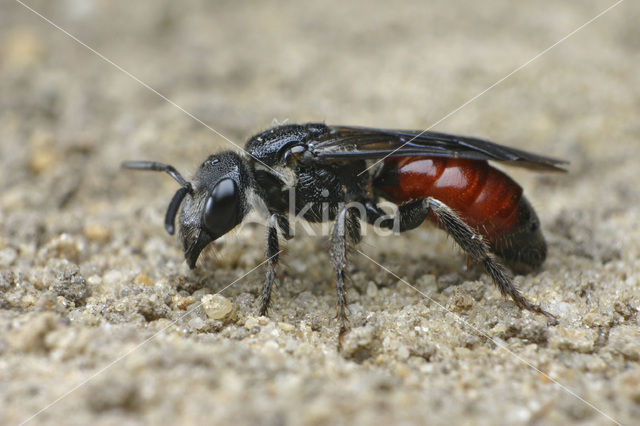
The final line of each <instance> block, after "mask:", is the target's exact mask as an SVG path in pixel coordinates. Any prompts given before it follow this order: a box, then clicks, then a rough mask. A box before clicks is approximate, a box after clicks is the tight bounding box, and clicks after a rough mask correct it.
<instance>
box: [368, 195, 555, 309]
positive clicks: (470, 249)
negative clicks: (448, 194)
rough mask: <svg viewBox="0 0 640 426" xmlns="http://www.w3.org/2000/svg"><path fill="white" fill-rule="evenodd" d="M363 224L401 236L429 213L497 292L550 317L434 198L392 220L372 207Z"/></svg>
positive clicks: (403, 209)
mask: <svg viewBox="0 0 640 426" xmlns="http://www.w3.org/2000/svg"><path fill="white" fill-rule="evenodd" d="M366 211H367V218H366V219H367V222H368V223H371V224H373V225H376V226H380V227H383V228H388V229H393V230H394V231H396V232H404V231H407V230H410V229H414V228H416V227H418V226H419V225H420V224H421V223H422V222H424V220H425V219H426V218H427V216H428V215H429V213H430V212H432V213H433V214H434V215H435V216H436V217H437V218H438V220H439V221H440V224H441V225H442V227H443V228H444V230H445V231H447V233H448V234H449V235H451V236H452V237H453V239H454V240H455V242H456V243H458V245H459V246H460V247H461V248H462V249H463V250H464V251H465V252H466V253H467V254H468V255H469V256H470V257H471V258H473V259H474V260H476V261H478V262H480V263H482V265H483V266H484V268H485V270H486V271H487V272H488V273H489V275H490V276H491V279H492V280H493V282H494V283H495V284H496V286H497V287H498V289H499V290H500V292H501V293H502V294H503V295H504V296H509V297H510V298H511V299H513V301H514V302H515V303H516V304H517V305H518V306H519V307H521V308H524V309H527V310H529V311H532V312H536V313H539V314H543V315H546V316H548V317H553V315H551V314H549V313H548V312H546V311H544V310H543V309H542V308H541V307H539V306H537V305H534V304H532V303H531V302H529V301H528V300H527V299H526V298H525V297H524V296H523V295H522V294H521V293H520V291H519V290H518V289H517V288H516V287H515V286H514V285H513V282H512V281H511V278H510V277H509V275H508V274H507V272H506V270H505V268H504V266H502V264H500V262H499V261H498V259H497V258H496V256H495V255H494V254H493V253H491V249H490V247H489V244H488V243H487V242H486V241H485V239H484V237H482V235H480V234H478V233H477V232H475V231H474V230H473V229H472V228H471V227H470V226H469V225H467V224H466V223H465V222H464V221H463V220H462V219H461V218H460V217H459V216H458V215H457V214H456V213H455V212H454V211H453V210H451V208H449V207H448V206H447V205H446V204H444V203H443V202H441V201H438V200H436V199H434V198H425V199H422V200H416V201H412V202H410V203H406V204H403V205H401V206H400V207H398V212H397V214H396V216H395V217H389V216H388V215H387V214H386V213H385V212H384V211H383V210H382V209H380V208H379V207H378V206H376V205H373V204H368V205H367V210H366Z"/></svg>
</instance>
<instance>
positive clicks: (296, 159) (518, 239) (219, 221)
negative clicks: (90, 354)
mask: <svg viewBox="0 0 640 426" xmlns="http://www.w3.org/2000/svg"><path fill="white" fill-rule="evenodd" d="M488 161H498V162H504V163H506V164H510V165H514V166H523V167H528V168H532V169H538V170H544V171H564V169H562V168H561V167H560V165H561V164H564V163H566V162H564V161H561V160H557V159H554V158H550V157H545V156H541V155H536V154H531V153H528V152H525V151H521V150H518V149H514V148H509V147H506V146H502V145H498V144H496V143H493V142H489V141H486V140H482V139H476V138H470V137H463V136H454V135H449V134H444V133H436V132H417V131H404V130H384V129H374V128H365V127H351V126H327V125H325V124H322V123H307V124H302V125H295V124H287V125H281V126H277V127H274V128H272V129H269V130H266V131H264V132H262V133H259V134H257V135H255V136H253V137H252V138H251V139H249V141H248V142H247V143H246V145H245V152H244V153H242V154H239V153H236V152H233V151H225V152H221V153H219V154H214V155H211V156H210V157H209V158H207V160H206V161H205V162H204V163H202V165H201V166H200V168H199V169H198V171H197V172H196V174H195V177H194V180H193V182H187V181H186V180H185V179H183V178H182V176H181V175H180V174H179V173H178V172H177V171H176V170H175V169H174V168H173V167H172V166H169V165H166V164H162V163H156V162H149V161H129V162H125V163H123V167H126V168H129V169H143V170H155V171H164V172H167V173H169V174H170V175H171V176H172V177H173V178H174V179H175V180H176V181H178V183H179V184H180V185H181V188H180V189H178V191H177V192H176V194H175V195H174V196H173V199H172V200H171V202H170V203H169V207H168V209H167V214H166V217H165V228H166V230H167V232H169V234H173V233H174V223H175V217H176V215H177V213H178V210H179V209H180V205H181V204H182V210H181V212H180V236H181V239H182V244H183V246H184V254H185V258H186V260H187V263H188V264H189V267H191V268H194V267H195V265H196V261H197V260H198V256H199V255H200V252H201V251H202V250H203V249H204V248H205V247H206V246H207V245H208V244H209V243H211V242H212V241H214V240H216V239H217V238H219V237H221V236H222V235H224V234H226V233H227V232H229V231H230V230H231V229H233V228H234V227H235V226H236V225H238V224H239V223H240V222H241V221H242V220H243V219H244V218H245V216H246V215H247V213H248V212H249V211H250V210H251V208H253V207H255V206H257V205H260V206H261V209H262V210H263V211H264V212H266V215H267V250H266V255H267V259H268V260H267V273H266V279H265V282H264V286H263V289H262V300H261V306H260V312H259V313H260V315H265V314H266V313H267V309H268V308H269V301H270V298H271V288H272V286H273V283H274V280H275V277H276V265H277V263H278V254H279V252H280V250H279V243H278V232H279V233H280V235H282V236H283V237H284V238H286V239H290V238H291V237H292V236H293V235H292V233H291V230H290V222H289V214H294V215H296V217H302V218H304V219H305V220H307V221H310V222H323V221H329V220H331V221H335V223H334V226H333V231H332V239H331V248H330V256H331V260H332V262H333V265H334V267H335V270H336V286H337V292H338V320H339V322H340V336H342V335H343V334H344V332H345V331H346V329H347V328H346V319H347V315H346V310H347V309H346V306H347V301H346V297H345V294H346V292H345V287H344V274H345V272H344V271H345V268H346V265H347V249H348V247H349V245H350V244H355V243H358V242H359V241H360V239H361V229H360V221H364V222H366V223H369V224H371V225H374V226H377V227H380V228H385V229H392V230H395V231H396V232H404V231H408V230H410V229H414V228H416V227H417V226H419V225H420V224H422V223H423V222H424V221H425V220H429V221H431V222H433V223H435V224H436V225H437V226H439V227H440V228H442V229H444V230H445V231H446V232H447V233H448V234H449V235H451V237H453V239H454V240H455V241H456V243H457V244H458V245H459V246H460V247H461V248H462V249H463V250H464V251H465V252H466V253H467V254H468V255H469V256H470V257H471V258H472V259H474V260H476V261H478V262H479V263H481V264H482V265H483V266H484V268H485V269H486V271H487V272H488V274H489V275H490V276H491V278H492V279H493V282H494V283H495V284H496V285H497V286H498V289H499V290H500V291H501V292H502V294H503V295H505V296H509V297H511V299H513V301H514V302H515V303H516V304H517V305H518V306H519V307H521V308H524V309H528V310H530V311H533V312H536V313H540V314H544V315H549V314H548V313H547V312H545V311H544V310H543V309H542V308H541V307H539V306H538V305H535V304H533V303H531V302H529V301H528V300H527V299H526V298H525V297H524V296H523V295H522V294H521V293H520V292H519V291H518V289H517V288H516V287H515V286H514V284H513V282H512V281H511V278H510V277H509V275H508V273H507V272H506V270H505V268H504V267H503V266H502V264H501V263H500V262H499V261H498V257H499V258H501V259H502V260H503V261H504V262H506V263H507V264H508V265H510V266H511V267H512V268H513V269H514V270H517V271H526V270H529V269H533V268H537V267H539V266H540V265H541V264H542V262H543V261H544V259H545V257H546V254H547V247H546V243H545V240H544V237H543V236H542V232H541V230H540V221H539V220H538V217H537V215H536V213H535V211H534V210H533V208H532V207H531V205H530V204H529V202H528V201H527V199H526V198H525V197H524V195H523V194H522V188H521V187H520V186H519V185H518V184H517V183H516V182H515V181H514V180H513V179H511V178H510V177H509V176H507V175H506V174H505V173H503V172H502V171H500V170H498V169H496V168H494V167H492V166H491V165H489V164H488ZM372 165H373V167H372ZM292 194H293V195H294V197H291V195H292ZM383 199H384V200H387V201H390V202H392V203H394V204H395V205H396V206H397V209H396V211H395V214H393V215H390V214H388V213H387V212H386V211H385V210H383V209H382V208H381V206H380V202H381V200H383ZM291 200H294V201H293V202H292V201H291ZM494 253H495V254H494ZM496 255H497V256H496Z"/></svg>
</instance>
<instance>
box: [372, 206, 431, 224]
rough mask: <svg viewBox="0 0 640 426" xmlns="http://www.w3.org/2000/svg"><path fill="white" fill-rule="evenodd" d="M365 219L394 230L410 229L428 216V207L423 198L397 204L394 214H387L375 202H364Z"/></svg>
mask: <svg viewBox="0 0 640 426" xmlns="http://www.w3.org/2000/svg"><path fill="white" fill-rule="evenodd" d="M366 214H367V217H366V221H367V222H368V223H370V224H371V225H375V226H379V227H381V228H387V229H391V230H393V231H395V232H404V231H410V230H411V229H414V228H417V227H418V226H420V225H422V223H423V222H424V221H425V219H426V218H427V216H429V207H428V206H427V204H426V201H425V200H416V201H411V202H409V203H406V204H403V205H401V206H398V212H397V214H396V215H395V216H390V215H388V214H387V213H386V212H385V211H384V210H382V209H381V208H380V207H378V206H377V205H375V204H371V203H368V204H366Z"/></svg>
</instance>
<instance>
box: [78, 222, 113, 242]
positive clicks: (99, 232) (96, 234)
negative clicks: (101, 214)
mask: <svg viewBox="0 0 640 426" xmlns="http://www.w3.org/2000/svg"><path fill="white" fill-rule="evenodd" d="M83 231H84V236H85V237H87V238H88V239H89V240H90V241H93V242H96V243H100V244H104V243H106V242H108V241H109V240H110V239H111V231H109V228H107V227H106V226H104V225H101V224H98V223H93V224H87V225H85V227H84V230H83Z"/></svg>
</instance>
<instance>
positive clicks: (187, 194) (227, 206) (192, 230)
mask: <svg viewBox="0 0 640 426" xmlns="http://www.w3.org/2000/svg"><path fill="white" fill-rule="evenodd" d="M122 166H123V167H125V168H130V169H143V170H156V171H165V172H167V173H169V174H170V175H171V176H172V177H173V178H174V179H176V180H177V181H178V183H180V185H182V187H181V188H180V189H178V191H177V192H176V193H175V195H174V196H173V198H172V199H171V202H170V203H169V207H168V208H167V214H166V216H165V228H166V230H167V232H168V233H169V234H173V233H174V231H175V226H174V223H175V217H176V215H177V213H178V210H180V205H181V204H182V210H181V212H180V237H181V239H182V244H183V248H184V255H185V258H186V260H187V263H188V264H189V267H190V268H195V266H196V261H197V260H198V257H199V256H200V253H201V252H202V250H203V249H204V248H205V247H206V246H207V245H209V243H211V242H212V241H215V240H216V239H218V238H220V237H221V236H223V235H224V234H226V233H227V232H229V231H231V230H232V229H233V228H234V227H235V226H236V225H238V224H239V223H240V222H242V219H244V217H245V216H246V214H247V213H248V211H249V209H250V206H249V204H248V202H247V191H248V190H249V188H250V186H251V181H252V176H251V172H250V171H249V169H248V167H247V165H246V164H245V162H244V161H243V159H242V157H240V156H239V155H238V154H236V153H235V152H232V151H227V152H222V153H220V154H215V155H212V156H210V157H209V158H207V160H206V161H205V162H204V163H202V164H201V165H200V167H199V168H198V171H197V172H196V175H195V177H194V179H193V182H186V181H185V180H184V179H183V178H182V176H180V174H179V173H178V172H177V171H176V170H175V169H174V168H173V167H171V166H168V165H165V164H161V163H154V162H139V161H130V162H125V163H123V164H122Z"/></svg>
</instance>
